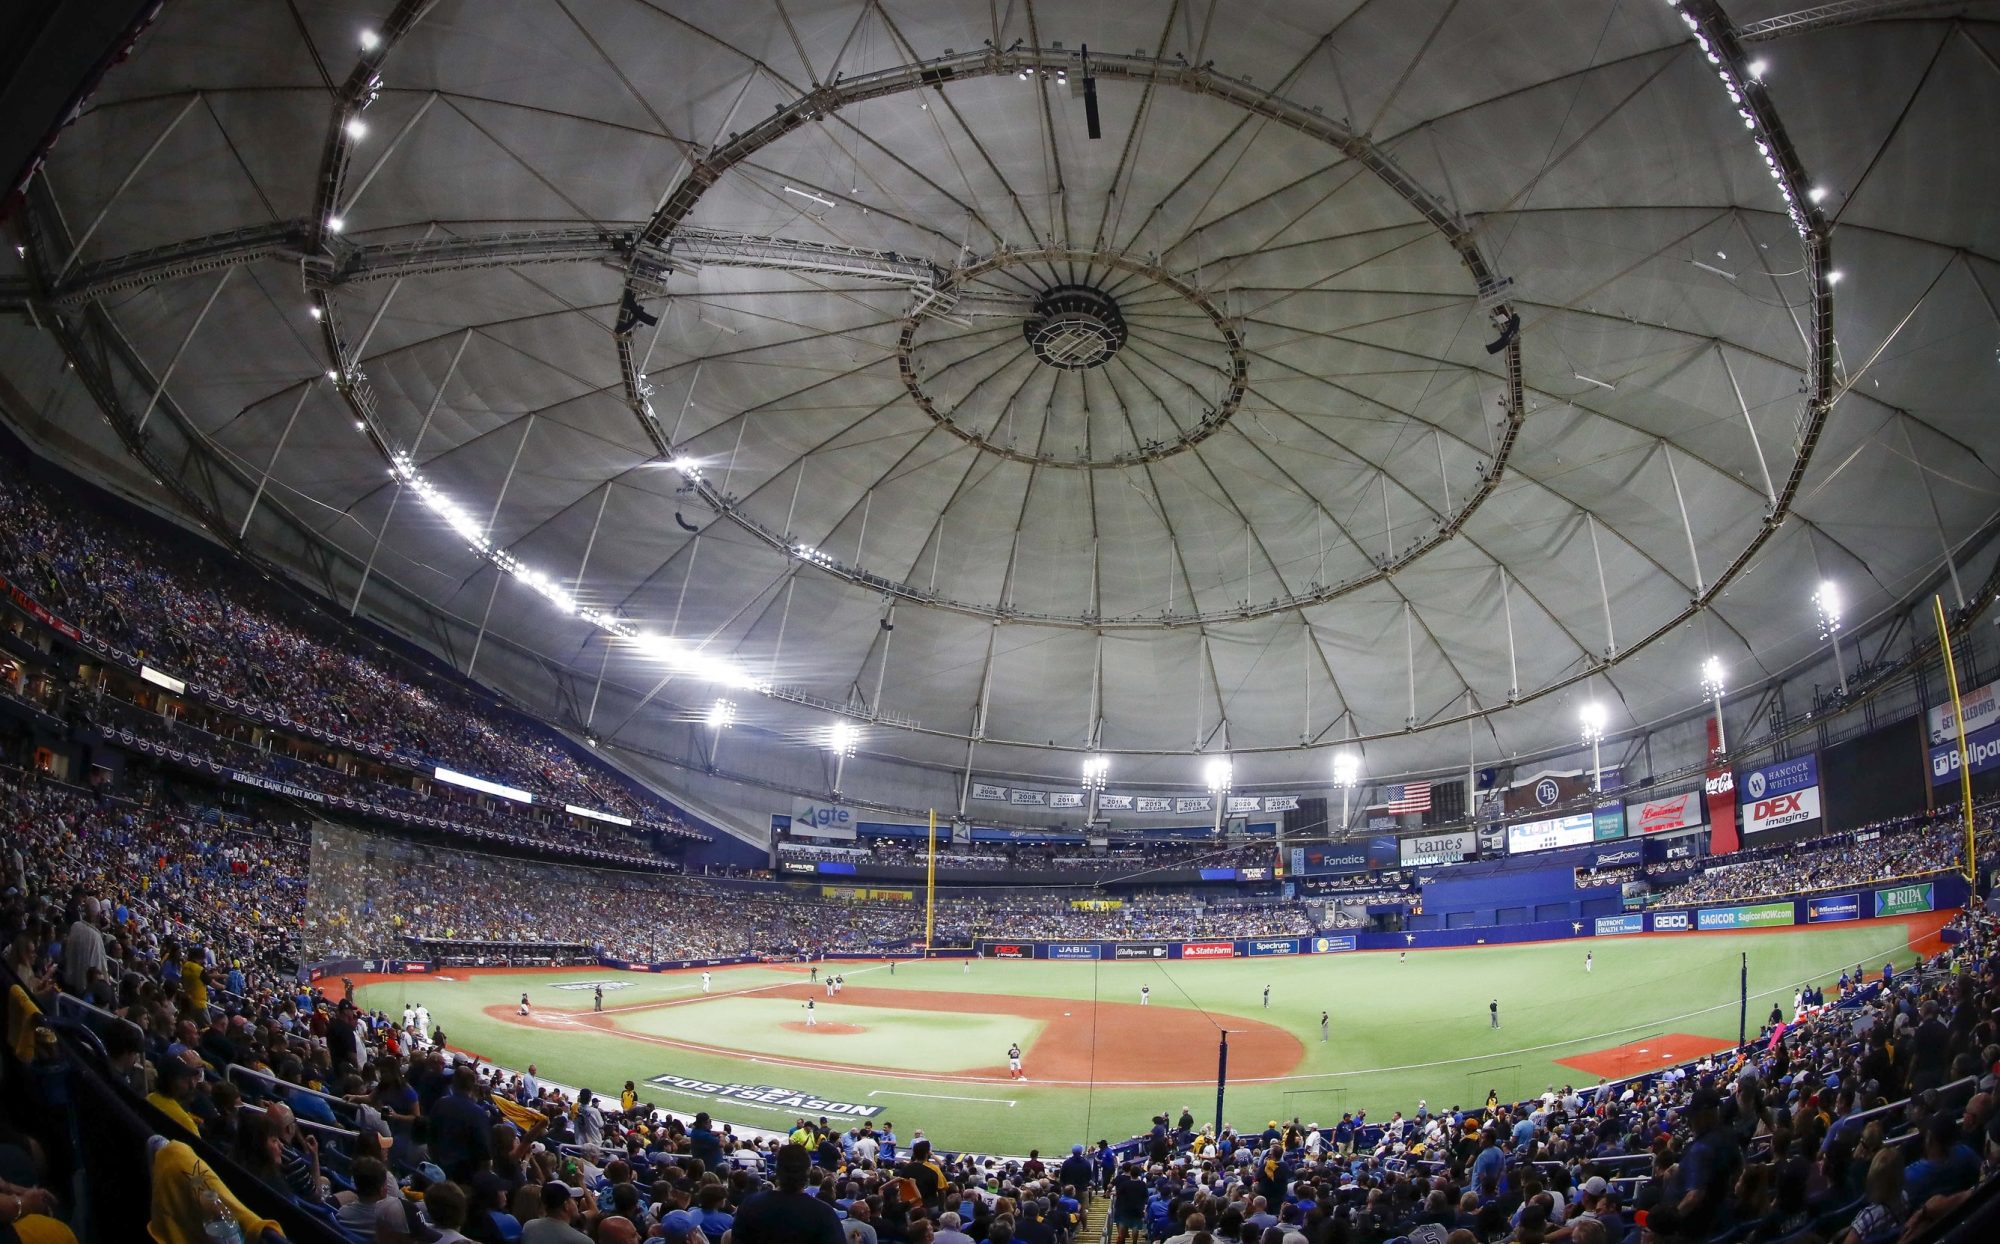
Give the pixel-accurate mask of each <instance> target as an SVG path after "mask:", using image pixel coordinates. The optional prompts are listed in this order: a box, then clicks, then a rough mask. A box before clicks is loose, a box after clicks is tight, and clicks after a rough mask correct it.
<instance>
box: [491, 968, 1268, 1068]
mask: <svg viewBox="0 0 2000 1244" xmlns="http://www.w3.org/2000/svg"><path fill="white" fill-rule="evenodd" d="M741 992H744V993H751V994H755V995H757V996H760V997H776V998H797V999H800V1000H804V999H806V998H814V999H817V1000H818V1001H819V1004H820V1006H821V1007H822V1008H825V1009H828V1010H835V1009H839V1008H843V1007H859V1008H883V1009H890V1010H899V1011H907V1010H909V1009H910V1008H912V1007H920V1008H922V1009H923V1010H925V1011H930V1012H942V1013H956V1014H965V1015H1018V1016H1020V1017H1021V1018H1023V1019H1026V1020H1032V1021H1034V1022H1036V1023H1038V1024H1040V1025H1042V1028H1041V1035H1040V1036H1038V1037H1036V1038H1035V1039H1034V1040H1033V1041H1032V1042H1031V1043H1030V1044H1029V1045H1028V1046H1027V1047H1026V1048H1025V1049H1023V1050H1022V1060H1021V1061H1022V1063H1023V1064H1024V1065H1023V1068H1022V1070H1023V1071H1024V1072H1025V1073H1026V1074H1027V1076H1028V1077H1029V1081H1030V1082H1031V1083H1033V1082H1036V1081H1043V1082H1071V1083H1078V1084H1083V1083H1090V1082H1092V1081H1099V1080H1104V1081H1117V1082H1119V1083H1123V1084H1188V1083H1202V1082H1204V1081H1212V1080H1213V1079H1214V1077H1215V1056H1216V1041H1217V1035H1218V1034H1217V1033H1216V1026H1215V1024H1213V1023H1211V1022H1210V1021H1209V1019H1208V1018H1207V1017H1206V1016H1204V1015H1202V1014H1201V1013H1200V1012H1197V1011H1191V1010H1186V1009H1183V1008H1180V1007H1173V1006H1159V1005H1155V1006H1143V1007H1142V1006H1139V1005H1138V1004H1136V1003H1131V1002H1104V1001H1099V1002H1095V1003H1093V1002H1091V1001H1089V1000H1088V999H1076V998H1023V997H1009V996H988V995H985V994H969V993H931V992H928V991H926V992H915V991H907V990H901V989H870V988H867V987H865V986H858V985H849V986H847V987H846V988H844V989H842V990H841V991H840V997H839V998H838V999H837V1000H828V999H826V998H825V990H824V989H823V988H822V987H818V986H815V985H812V984H810V983H807V982H803V981H802V982H800V983H799V984H797V985H781V986H778V987H776V988H769V987H765V988H759V989H753V990H744V991H741ZM727 996H729V995H728V994H726V993H723V992H721V991H717V992H716V993H715V994H712V995H704V996H703V997H697V998H685V999H682V998H676V999H670V1000H666V1001H662V1002H656V1003H643V1004H640V1005H636V1006H623V1007H618V1008H616V1009H615V1010H610V1011H605V1012H602V1013H598V1012H591V1011H561V1010H543V1009H540V1008H537V1009H536V1011H535V1014H534V1015H533V1016H530V1017H525V1018H524V1017H522V1016H520V1015H517V1014H515V1008H514V1007H513V1006H511V1005H508V1004H501V1005H498V1006H491V1007H487V1008H486V1015H487V1016H488V1017H489V1018H491V1019H495V1020H499V1021H501V1022H503V1023H510V1024H521V1025H525V1026H528V1027H533V1028H543V1029H549V1028H561V1027H573V1026H583V1027H589V1028H597V1029H601V1030H603V1031H606V1032H615V1033H617V1034H619V1035H620V1036H623V1037H627V1038H630V1039H632V1040H635V1041H644V1042H648V1043H651V1044H659V1045H668V1046H672V1047H674V1048H676V1049H685V1050H704V1051H711V1052H713V1053H716V1054H722V1055H728V1056H731V1057H738V1058H740V1057H742V1056H743V1055H744V1053H745V1052H746V1051H743V1050H737V1049H731V1048H728V1047H724V1046H713V1045H706V1044H704V1043H702V1042H699V1041H687V1040H681V1039H678V1038H670V1037H656V1036H653V1035H652V1034H649V1033H637V1032H628V1031H625V1030H624V1029H622V1028H621V1027H620V1026H619V1024H618V1020H619V1018H620V1016H622V1015H629V1014H633V1013H637V1012H643V1011H657V1010H668V1009H672V1008H675V1007H681V1006H698V1005H700V1004H701V1003H702V1002H703V1001H705V1000H707V999H708V998H710V997H727ZM849 1015H850V1017H851V1018H859V1017H857V1016H853V1014H852V1012H849ZM1221 1021H1222V1024H1223V1025H1224V1026H1225V1027H1227V1028H1228V1029H1229V1069H1230V1074H1231V1076H1232V1077H1236V1076H1242V1077H1245V1078H1252V1077H1255V1078H1266V1077H1276V1076H1283V1075H1286V1074H1288V1073H1289V1072H1291V1071H1292V1069H1293V1068H1295V1067H1297V1066H1298V1064H1299V1061H1300V1060H1301V1059H1302V1058H1303V1057H1304V1056H1305V1046H1304V1045H1303V1044H1302V1043H1301V1042H1300V1041H1299V1039H1298V1038H1297V1037H1295V1036H1293V1035H1292V1034H1291V1033H1289V1032H1286V1031H1285V1030H1284V1029H1282V1028H1278V1027H1275V1026H1273V1025H1271V1024H1267V1023H1263V1022H1261V1021H1259V1020H1254V1019H1249V1018H1246V1017H1244V1016H1240V1015H1229V1016H1223V1017H1221ZM889 1022H893V1021H889ZM782 1026H783V1027H784V1028H786V1029H788V1030H792V1031H808V1032H812V1033H824V1034H827V1035H833V1034H836V1033H852V1032H857V1031H861V1030H862V1026H855V1025H850V1024H846V1023H842V1022H839V1021H834V1020H828V1019H822V1020H820V1022H819V1024H818V1026H817V1027H815V1028H812V1029H806V1028H805V1025H804V1024H803V1023H798V1022H792V1023H786V1024H783V1025H782ZM865 1027H867V1028H871V1029H872V1030H874V1031H876V1032H881V1031H883V1025H881V1024H874V1025H866V1026H865ZM748 1052H750V1053H756V1051H748ZM1006 1053H1007V1052H1006V1051H1005V1050H1004V1049H1001V1050H995V1051H993V1054H994V1060H993V1063H992V1064H991V1065H990V1066H984V1067H979V1068H975V1069H974V1070H972V1071H968V1072H965V1073H963V1075H962V1077H940V1078H964V1079H981V1078H987V1077H990V1078H992V1079H996V1080H1005V1079H1007V1078H1008V1075H1007V1063H1006ZM758 1061H760V1062H762V1063H764V1064H765V1065H767V1066H768V1065H777V1066H794V1067H807V1068H815V1069H821V1070H827V1071H846V1070H853V1069H854V1068H853V1065H852V1064H851V1063H847V1062H843V1061H838V1060H833V1059H815V1058H803V1057H790V1056H774V1055H770V1054H759V1055H758ZM871 1070H877V1069H871ZM879 1070H881V1071H884V1072H886V1073H887V1074H891V1075H893V1074H895V1072H894V1071H891V1070H889V1069H886V1068H883V1069H879ZM909 1070H911V1071H922V1070H923V1069H922V1068H917V1067H913V1068H910V1069H909Z"/></svg>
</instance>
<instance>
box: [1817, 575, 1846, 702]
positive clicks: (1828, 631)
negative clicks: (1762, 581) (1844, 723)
mask: <svg viewBox="0 0 2000 1244" xmlns="http://www.w3.org/2000/svg"><path fill="white" fill-rule="evenodd" d="M1813 620H1814V621H1816V622H1818V623H1819V637H1820V638H1821V639H1824V640H1826V641H1827V642H1829V643H1831V644H1832V645H1833V668H1834V670H1835V672H1837V673H1838V674H1839V675H1840V694H1841V695H1843V696H1844V695H1846V694H1847V658H1846V657H1845V656H1844V655H1843V654H1842V653H1841V651H1840V585H1839V584H1837V583H1835V582H1834V581H1833V580H1831V579H1825V580H1822V581H1821V582H1820V585H1819V587H1818V588H1817V589H1816V590H1815V591H1814V592H1813Z"/></svg>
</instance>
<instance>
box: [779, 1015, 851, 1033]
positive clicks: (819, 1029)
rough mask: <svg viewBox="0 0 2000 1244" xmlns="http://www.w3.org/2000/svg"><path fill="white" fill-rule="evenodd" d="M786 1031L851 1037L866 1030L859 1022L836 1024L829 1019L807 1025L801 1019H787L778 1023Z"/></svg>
mask: <svg viewBox="0 0 2000 1244" xmlns="http://www.w3.org/2000/svg"><path fill="white" fill-rule="evenodd" d="M778 1026H779V1027H780V1028H783V1029H784V1030H785V1031H786V1032H811V1033H824V1034H826V1035H827V1036H829V1037H851V1036H853V1035H854V1034H856V1033H858V1032H867V1031H868V1030H867V1029H866V1028H863V1027H862V1026H861V1025H860V1024H836V1023H833V1022H832V1021H830V1020H822V1021H821V1022H820V1023H817V1024H813V1025H810V1026H808V1025H807V1024H806V1022H805V1021H804V1020H802V1019H793V1020H787V1021H786V1022H784V1023H782V1024H780V1025H778Z"/></svg>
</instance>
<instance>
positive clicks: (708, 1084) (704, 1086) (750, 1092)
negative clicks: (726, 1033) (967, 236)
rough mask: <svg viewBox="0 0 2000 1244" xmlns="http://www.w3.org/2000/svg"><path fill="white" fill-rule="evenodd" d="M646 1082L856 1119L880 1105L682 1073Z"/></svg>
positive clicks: (877, 1111) (872, 1114) (776, 1107)
mask: <svg viewBox="0 0 2000 1244" xmlns="http://www.w3.org/2000/svg"><path fill="white" fill-rule="evenodd" d="M646 1083H648V1084H657V1085H659V1086H660V1087H661V1088H664V1089H671V1090H673V1091H675V1092H680V1093H686V1094H689V1095H690V1096H694V1097H711V1098H714V1099H715V1100H717V1101H729V1102H738V1103H741V1104H744V1105H750V1106H762V1107H764V1108H766V1109H770V1110H776V1111H778V1112H780V1113H782V1114H791V1113H793V1112H795V1111H796V1112H798V1113H800V1114H844V1115H851V1116H853V1117H854V1118H857V1119H872V1118H874V1117H875V1116H876V1115H878V1114H881V1113H882V1109H883V1108H882V1107H881V1106H877V1105H873V1104H870V1103H864V1102H854V1101H833V1100H831V1099H829V1098H825V1097H815V1096H813V1095H812V1094H811V1093H802V1092H800V1091H799V1090H797V1089H788V1088H774V1087H772V1086H771V1085H768V1084H717V1083H714V1082H713V1081H709V1080H690V1079H688V1078H687V1077H686V1076H654V1077H653V1078H652V1079H650V1080H648V1081H647V1082H646Z"/></svg>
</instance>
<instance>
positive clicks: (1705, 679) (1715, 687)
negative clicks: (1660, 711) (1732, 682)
mask: <svg viewBox="0 0 2000 1244" xmlns="http://www.w3.org/2000/svg"><path fill="white" fill-rule="evenodd" d="M1723 689H1724V682H1723V675H1722V658H1721V657H1717V656H1711V657H1709V658H1708V659H1707V660H1706V661H1703V662H1702V663H1701V694H1702V695H1703V697H1704V698H1706V699H1708V700H1709V701H1710V702H1712V703H1713V704H1714V705H1715V745H1716V748H1717V749H1718V750H1721V751H1727V750H1729V741H1728V739H1726V738H1725V737H1724V736H1723V732H1722V692H1723Z"/></svg>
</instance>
